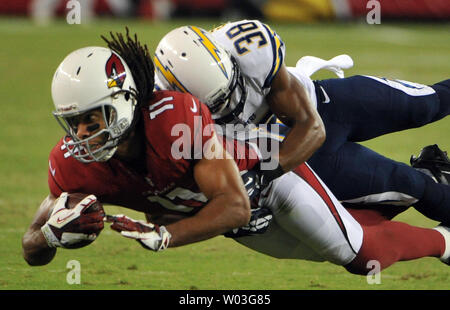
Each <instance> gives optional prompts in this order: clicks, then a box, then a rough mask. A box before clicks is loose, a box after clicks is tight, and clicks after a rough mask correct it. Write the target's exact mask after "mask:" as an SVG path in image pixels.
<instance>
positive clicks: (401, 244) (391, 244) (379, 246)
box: [345, 221, 448, 275]
mask: <svg viewBox="0 0 450 310" xmlns="http://www.w3.org/2000/svg"><path fill="white" fill-rule="evenodd" d="M362 227H363V231H364V242H363V245H362V247H361V249H360V251H359V252H358V254H357V256H356V257H355V259H354V260H353V261H352V262H351V263H349V264H347V265H346V266H345V267H346V269H347V270H348V271H350V272H351V273H355V274H361V275H366V274H368V272H369V271H370V270H371V269H372V268H373V266H371V265H368V263H369V262H370V261H377V262H378V263H379V264H380V270H382V269H385V268H387V267H389V266H390V265H392V264H394V263H396V262H399V261H407V260H413V259H418V258H421V257H438V258H441V257H443V256H444V253H445V250H446V247H447V246H446V243H445V239H444V237H443V235H442V234H441V233H440V232H438V231H437V230H435V229H429V228H420V227H415V226H411V225H408V224H405V223H401V222H395V221H381V222H380V223H379V224H377V225H371V226H366V225H362ZM447 256H448V254H445V258H443V259H448V257H447Z"/></svg>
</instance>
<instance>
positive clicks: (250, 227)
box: [224, 207, 273, 238]
mask: <svg viewBox="0 0 450 310" xmlns="http://www.w3.org/2000/svg"><path fill="white" fill-rule="evenodd" d="M272 219H273V215H272V211H271V210H270V209H269V208H265V207H261V208H257V209H252V210H251V216H250V221H249V223H248V224H247V225H245V226H243V227H239V228H235V229H233V230H231V231H229V232H226V233H225V234H224V236H225V237H227V238H239V237H245V236H254V235H260V234H263V233H265V232H266V230H267V228H268V227H269V224H270V222H272Z"/></svg>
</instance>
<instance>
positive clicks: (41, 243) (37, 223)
mask: <svg viewBox="0 0 450 310" xmlns="http://www.w3.org/2000/svg"><path fill="white" fill-rule="evenodd" d="M54 202H55V197H53V196H52V195H49V196H47V198H45V199H44V201H42V203H41V206H40V207H39V209H38V210H37V212H36V214H35V216H34V219H33V221H32V223H31V225H30V227H29V228H28V230H27V232H26V233H25V234H24V236H23V238H22V248H23V257H24V259H25V261H26V262H27V263H28V264H29V265H31V266H42V265H46V264H48V263H49V262H51V260H52V259H53V257H54V256H55V254H56V248H51V247H49V246H48V244H47V240H46V239H45V237H44V235H43V234H42V232H41V227H42V226H43V225H44V224H45V223H46V222H47V220H48V217H49V215H50V212H51V211H52V210H53V206H54Z"/></svg>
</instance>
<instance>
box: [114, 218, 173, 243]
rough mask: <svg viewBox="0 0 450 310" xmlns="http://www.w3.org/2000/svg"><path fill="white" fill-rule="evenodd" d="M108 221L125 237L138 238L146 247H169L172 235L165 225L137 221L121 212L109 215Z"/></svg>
mask: <svg viewBox="0 0 450 310" xmlns="http://www.w3.org/2000/svg"><path fill="white" fill-rule="evenodd" d="M106 218H107V221H108V222H112V223H113V224H112V225H111V229H113V230H115V231H118V232H120V234H121V235H122V236H124V237H127V238H131V239H135V240H137V241H138V242H139V243H140V244H141V245H142V246H143V247H144V248H146V249H148V250H152V251H156V252H158V251H162V250H165V249H167V247H168V246H169V243H170V238H171V237H172V235H171V234H170V233H169V232H168V231H167V229H166V228H165V227H164V226H158V225H155V224H152V223H146V222H144V221H136V220H133V219H132V218H130V217H128V216H126V215H123V214H119V215H115V216H107V217H106Z"/></svg>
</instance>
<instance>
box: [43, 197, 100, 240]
mask: <svg viewBox="0 0 450 310" xmlns="http://www.w3.org/2000/svg"><path fill="white" fill-rule="evenodd" d="M67 198H68V193H66V192H64V193H62V194H61V195H60V196H59V197H58V198H57V199H56V200H55V203H54V207H53V211H52V213H51V215H50V217H49V219H48V221H47V222H46V223H45V224H44V225H43V226H42V227H41V232H42V234H43V235H44V237H45V239H46V240H47V244H48V246H49V247H51V248H56V247H62V248H79V247H82V246H85V245H87V244H89V243H91V242H92V241H94V240H95V239H96V238H97V235H98V233H99V232H100V231H101V230H102V229H103V217H104V214H102V213H101V212H96V213H89V214H84V213H83V212H85V211H86V210H87V209H88V208H89V207H90V206H92V205H93V204H94V203H95V202H96V201H97V198H96V197H95V196H94V195H89V196H87V197H86V198H84V199H83V200H81V201H80V202H79V203H78V204H77V205H76V206H75V207H74V208H73V209H68V208H67V207H66V202H67ZM82 213H83V217H82Z"/></svg>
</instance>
